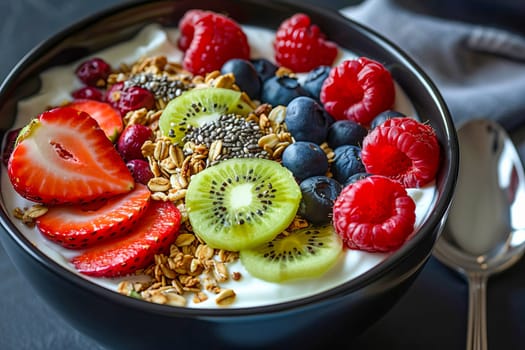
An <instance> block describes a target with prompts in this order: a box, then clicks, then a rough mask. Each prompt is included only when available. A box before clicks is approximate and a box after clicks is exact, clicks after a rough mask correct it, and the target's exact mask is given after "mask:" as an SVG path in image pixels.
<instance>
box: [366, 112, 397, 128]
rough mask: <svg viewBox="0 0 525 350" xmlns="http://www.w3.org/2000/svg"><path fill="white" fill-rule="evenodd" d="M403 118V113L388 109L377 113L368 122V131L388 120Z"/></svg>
mask: <svg viewBox="0 0 525 350" xmlns="http://www.w3.org/2000/svg"><path fill="white" fill-rule="evenodd" d="M403 117H405V115H404V114H403V113H401V112H398V111H394V110H391V109H388V110H386V111H384V112H381V113H379V114H378V115H376V116H375V117H374V119H372V121H371V122H370V129H373V128H375V127H376V126H378V125H379V124H381V123H383V122H384V121H386V120H388V119H392V118H403Z"/></svg>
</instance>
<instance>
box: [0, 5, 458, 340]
mask: <svg viewBox="0 0 525 350" xmlns="http://www.w3.org/2000/svg"><path fill="white" fill-rule="evenodd" d="M191 8H206V9H210V10H215V11H220V12H226V13H228V14H229V15H230V16H231V17H233V18H234V19H236V20H237V21H238V22H240V23H242V24H250V25H255V26H260V27H266V28H271V29H275V28H277V26H278V25H279V23H280V22H281V21H282V20H283V19H285V18H287V17H289V16H291V15H292V14H294V13H297V12H305V13H308V14H309V15H310V16H311V18H312V20H313V22H315V23H317V24H319V25H320V26H321V28H323V30H324V31H325V32H326V34H327V35H328V37H329V38H331V39H332V40H333V41H336V42H337V43H338V44H339V45H340V46H341V47H344V48H347V49H349V50H351V51H353V52H355V53H357V54H358V55H363V56H368V57H371V58H373V59H376V60H378V61H380V62H383V63H384V64H385V65H386V66H387V67H388V69H389V70H390V71H391V73H392V75H393V77H394V79H395V80H396V81H397V83H398V84H399V85H400V86H401V88H402V89H403V90H404V92H405V93H406V94H407V96H408V97H409V99H410V100H411V102H412V103H413V106H414V108H415V110H416V111H417V114H418V115H419V116H420V118H421V119H423V120H424V121H429V122H430V123H431V125H432V126H433V127H434V128H435V129H436V131H437V136H438V138H439V141H440V143H441V146H442V150H443V152H442V164H441V168H440V170H439V173H438V175H437V180H436V184H437V193H438V195H437V196H438V198H437V203H436V205H435V209H434V211H433V212H432V213H431V214H430V215H429V216H428V218H427V219H426V220H425V222H424V223H423V225H422V227H421V228H420V230H419V232H418V233H417V235H415V236H414V237H413V238H412V239H411V240H410V241H409V242H407V243H406V244H405V245H404V246H403V247H402V248H401V249H399V250H398V251H396V252H395V253H393V254H392V255H391V256H390V257H389V258H388V259H386V260H385V261H384V262H383V263H381V264H379V265H377V266H376V267H375V268H373V269H371V270H370V271H368V272H366V273H364V274H363V275H361V276H359V277H358V278H355V279H353V280H351V281H349V282H347V283H345V284H343V285H340V286H338V287H336V288H333V289H331V290H329V291H326V292H323V293H320V294H318V295H314V296H311V297H308V298H304V299H300V300H295V301H291V302H286V303H281V304H275V305H270V306H264V307H253V308H240V309H190V308H178V307H171V306H165V305H157V304H151V303H147V302H144V301H141V300H136V299H133V298H129V297H126V296H123V295H120V294H118V293H116V292H113V291H110V290H108V289H105V288H103V287H100V286H98V285H96V284H94V283H91V282H89V281H87V280H86V279H84V278H82V277H79V276H78V275H75V274H73V273H71V272H70V271H68V270H66V269H65V268H63V267H62V266H60V265H59V264H57V263H56V262H54V261H53V260H52V259H50V258H49V257H48V256H46V255H45V254H43V253H42V252H41V251H40V250H39V249H37V248H35V246H34V245H32V244H31V243H30V242H29V241H28V239H27V238H26V237H25V236H24V235H22V234H21V233H20V232H19V231H18V230H17V228H16V227H15V225H14V224H13V223H12V221H11V219H10V215H9V213H8V212H7V209H6V207H5V204H4V203H5V202H4V200H5V198H4V196H3V191H2V211H1V212H0V214H1V218H2V224H3V226H4V227H5V230H6V231H7V235H2V236H1V240H2V244H3V245H4V247H5V249H6V251H7V253H8V254H9V256H10V258H11V259H12V260H13V262H14V263H15V265H16V266H17V267H18V269H19V270H20V271H22V273H23V274H24V275H25V276H26V277H27V279H28V280H29V281H30V282H31V283H32V285H33V286H34V288H35V290H36V291H38V293H39V294H40V295H41V296H42V297H43V298H44V299H45V300H46V301H47V302H49V304H50V305H51V306H52V307H53V308H54V309H55V310H57V311H58V312H59V313H60V314H61V315H62V316H63V317H64V318H65V319H66V320H68V321H69V322H71V324H72V325H73V326H74V327H76V328H77V329H79V330H80V331H81V332H83V333H85V334H87V335H88V336H90V337H92V338H94V339H96V340H97V341H99V342H100V343H101V344H103V345H105V346H108V347H110V348H117V349H135V348H137V349H155V348H161V346H169V348H177V347H180V346H184V347H185V348H213V349H217V348H228V349H232V348H250V347H260V348H290V347H291V348H314V347H318V346H319V345H320V344H324V345H326V344H330V342H332V343H333V342H334V339H349V338H351V337H353V336H355V335H357V334H359V333H360V332H361V331H362V330H363V329H364V328H366V327H368V326H370V325H371V323H372V322H374V321H375V320H377V319H378V318H379V317H380V316H381V315H382V314H384V313H385V312H386V311H387V310H389V308H390V307H391V306H392V305H393V304H394V303H395V302H396V301H397V300H398V298H399V297H400V296H401V295H402V294H403V293H404V292H405V290H406V289H407V288H408V287H409V285H410V284H411V282H412V281H413V279H414V278H415V277H416V275H417V273H418V272H419V271H420V270H421V268H422V267H423V265H424V264H425V263H426V261H427V259H428V257H429V256H430V254H431V250H432V247H433V245H434V242H435V240H436V238H437V236H438V235H439V232H440V230H441V227H442V225H443V222H444V220H445V217H446V214H447V210H448V208H449V204H450V201H451V197H452V193H453V190H454V185H455V180H456V173H457V167H458V146H457V141H456V134H455V131H454V127H453V124H452V121H451V118H450V116H449V114H448V112H447V109H446V106H445V104H444V103H443V101H442V99H441V97H440V95H439V93H438V92H437V91H436V88H435V87H434V85H433V84H432V83H431V82H430V81H429V79H428V78H427V76H426V75H425V74H424V73H423V72H422V71H421V70H420V69H419V68H418V67H417V66H416V65H415V64H414V62H413V61H411V60H410V59H409V58H408V57H407V56H405V55H404V54H403V53H402V52H400V50H399V49H397V48H396V47H394V46H393V45H392V44H390V43H389V42H387V41H386V40H384V39H383V38H382V37H380V36H379V35H377V34H375V33H373V32H371V31H369V30H368V29H366V28H364V27H362V26H361V25H359V24H356V23H354V22H352V21H349V20H347V19H345V18H343V17H342V16H340V15H339V14H337V13H334V12H329V11H325V10H321V9H316V8H313V7H308V6H304V7H297V6H294V5H291V4H287V3H286V2H281V1H279V2H272V1H262V0H261V1H255V0H243V1H233V0H222V1H220V2H218V1H211V0H179V1H175V0H173V1H145V2H139V3H129V4H126V5H124V6H120V7H118V8H116V9H114V10H111V11H106V12H104V13H101V14H99V15H97V16H95V17H92V18H90V19H87V20H84V21H82V22H81V23H78V24H76V25H74V26H73V27H70V28H68V29H67V30H65V31H63V32H62V33H60V34H58V35H56V36H55V37H53V38H51V39H49V40H48V41H46V42H45V43H43V44H42V45H40V46H39V47H37V48H36V49H35V50H33V51H32V52H31V53H30V54H29V55H27V56H26V58H25V59H24V60H23V61H22V62H21V63H20V64H19V65H17V67H16V68H15V69H14V71H13V72H12V73H11V74H10V75H9V77H8V78H7V80H6V81H5V82H4V83H3V85H2V87H1V90H0V116H1V118H0V129H1V132H2V135H3V134H4V133H5V132H6V130H8V129H9V128H10V127H11V126H12V125H13V121H14V118H15V115H16V111H17V101H18V100H20V99H22V98H24V97H26V96H30V95H32V94H34V93H35V92H37V91H38V89H39V87H40V81H39V78H38V75H39V73H40V72H42V71H43V70H46V69H48V68H50V67H52V66H55V65H61V64H66V63H70V62H73V61H76V60H79V59H80V58H82V57H83V56H86V55H89V54H91V53H93V52H96V51H98V50H100V49H103V48H105V47H107V46H109V45H112V44H114V43H117V42H120V41H123V40H126V39H128V38H130V37H132V36H133V35H134V34H135V33H137V32H138V31H139V30H140V29H141V28H142V27H144V26H145V25H146V24H149V23H152V22H157V23H160V24H162V25H165V26H176V25H177V23H178V20H179V19H180V18H181V16H182V15H183V14H184V12H185V11H186V10H188V9H191ZM336 343H338V342H337V341H336Z"/></svg>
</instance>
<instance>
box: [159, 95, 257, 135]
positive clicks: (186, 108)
mask: <svg viewBox="0 0 525 350" xmlns="http://www.w3.org/2000/svg"><path fill="white" fill-rule="evenodd" d="M252 110H253V109H252V107H251V106H250V105H249V104H248V103H246V102H245V101H244V100H243V98H242V93H241V92H239V91H235V90H231V89H224V88H214V87H209V88H196V89H192V90H188V91H185V92H184V93H183V94H181V95H180V96H178V97H176V98H174V99H173V100H171V101H170V102H169V103H168V104H167V106H166V108H164V111H163V112H162V114H161V116H160V119H159V128H160V131H161V132H162V134H163V135H164V136H168V137H170V138H171V139H172V141H173V142H174V143H181V142H182V139H183V137H184V135H185V134H186V130H187V128H188V125H192V126H194V127H199V126H202V125H203V124H204V123H206V122H212V121H215V120H217V119H219V117H220V116H221V115H225V114H232V113H233V114H237V115H242V116H246V115H248V113H250V112H251V111H252Z"/></svg>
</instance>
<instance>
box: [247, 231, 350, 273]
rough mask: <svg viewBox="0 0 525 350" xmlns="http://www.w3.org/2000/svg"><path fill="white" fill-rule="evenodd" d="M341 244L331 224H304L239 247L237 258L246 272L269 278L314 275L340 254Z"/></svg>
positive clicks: (327, 268)
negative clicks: (253, 246) (248, 247)
mask: <svg viewBox="0 0 525 350" xmlns="http://www.w3.org/2000/svg"><path fill="white" fill-rule="evenodd" d="M342 251H343V244H342V241H341V238H340V237H339V235H338V234H337V233H336V232H335V231H334V228H333V226H332V225H325V226H319V227H307V228H303V229H298V230H296V231H293V232H291V233H290V234H286V235H285V234H282V235H278V236H277V237H276V238H275V239H274V240H272V241H270V242H267V243H264V244H262V245H261V246H258V247H256V248H254V249H248V250H241V252H240V253H239V256H240V259H241V262H242V264H243V265H244V267H245V268H246V270H248V272H249V273H250V274H252V275H253V276H255V277H258V278H260V279H263V280H265V281H269V282H284V281H289V280H295V279H301V278H313V277H318V276H321V275H322V274H324V273H325V272H326V271H328V270H329V269H330V268H331V267H332V266H333V265H334V264H335V263H336V261H337V260H338V258H339V257H340V256H341V252H342Z"/></svg>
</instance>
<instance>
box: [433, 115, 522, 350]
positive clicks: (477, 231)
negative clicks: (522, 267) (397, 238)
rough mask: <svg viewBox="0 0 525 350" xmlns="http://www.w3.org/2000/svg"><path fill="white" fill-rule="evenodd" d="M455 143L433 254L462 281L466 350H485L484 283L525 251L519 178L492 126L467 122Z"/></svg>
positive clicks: (518, 166) (505, 141)
mask: <svg viewBox="0 0 525 350" xmlns="http://www.w3.org/2000/svg"><path fill="white" fill-rule="evenodd" d="M458 140H459V150H460V165H459V174H458V181H457V185H456V193H455V195H454V199H453V202H452V204H451V207H450V213H449V215H448V219H447V222H446V224H445V227H444V229H443V232H442V234H441V236H440V237H439V239H438V241H437V242H436V246H435V248H434V251H433V254H434V256H435V257H436V258H437V259H438V260H439V261H441V262H442V263H443V264H445V265H447V266H449V267H450V268H452V269H454V270H456V271H458V272H460V273H461V274H462V275H463V276H464V277H465V278H466V279H467V282H468V284H469V306H468V312H469V314H468V327H467V350H472V349H475V350H486V349H487V325H486V284H487V280H488V277H489V276H490V275H492V274H494V273H497V272H501V271H503V270H505V269H507V268H509V267H510V266H511V265H513V264H514V263H516V262H517V261H518V260H519V259H520V258H521V256H522V255H523V252H524V248H525V175H524V170H523V165H522V163H521V161H520V157H519V155H518V152H517V151H516V148H515V146H514V144H513V143H512V141H511V140H510V138H509V136H508V134H507V133H506V132H505V130H504V129H503V128H502V127H501V126H499V125H498V124H496V123H495V122H492V121H489V120H482V119H479V120H471V121H469V122H467V123H465V124H464V125H462V126H461V127H460V128H459V129H458Z"/></svg>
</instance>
